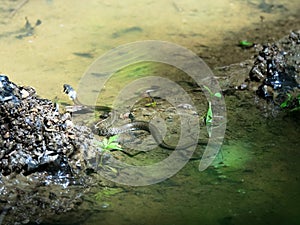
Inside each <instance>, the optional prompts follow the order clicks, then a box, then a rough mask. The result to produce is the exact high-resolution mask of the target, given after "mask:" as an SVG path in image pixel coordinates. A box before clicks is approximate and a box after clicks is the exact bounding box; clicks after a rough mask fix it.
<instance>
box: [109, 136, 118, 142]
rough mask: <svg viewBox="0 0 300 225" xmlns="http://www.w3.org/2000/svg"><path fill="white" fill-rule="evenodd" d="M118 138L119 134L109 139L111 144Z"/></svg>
mask: <svg viewBox="0 0 300 225" xmlns="http://www.w3.org/2000/svg"><path fill="white" fill-rule="evenodd" d="M117 139H118V135H114V136H111V137H110V138H109V139H108V144H111V143H113V142H115V141H116V140H117Z"/></svg>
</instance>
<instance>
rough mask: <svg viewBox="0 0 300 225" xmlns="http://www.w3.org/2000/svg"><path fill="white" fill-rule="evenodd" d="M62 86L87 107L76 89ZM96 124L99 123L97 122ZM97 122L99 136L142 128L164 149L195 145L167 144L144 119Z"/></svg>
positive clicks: (96, 130)
mask: <svg viewBox="0 0 300 225" xmlns="http://www.w3.org/2000/svg"><path fill="white" fill-rule="evenodd" d="M63 87H64V90H63V91H64V93H66V94H67V95H68V96H69V98H70V99H71V100H72V101H73V102H74V104H76V105H79V106H83V107H88V106H86V105H84V104H82V103H81V102H80V101H79V100H78V98H77V93H76V91H75V90H74V89H73V88H72V87H71V86H70V85H68V84H64V86H63ZM91 108H92V107H91ZM97 124H100V123H97ZM97 124H95V125H94V129H93V130H94V132H95V133H97V134H98V135H100V136H107V137H109V136H114V135H117V134H122V133H126V132H129V131H135V130H144V131H147V132H149V133H150V134H151V135H152V136H153V138H154V140H155V141H156V143H157V144H158V145H159V146H160V147H162V148H164V149H168V150H174V149H176V148H177V149H185V148H188V147H191V146H193V145H195V143H191V144H186V145H182V146H172V145H169V144H167V143H165V141H164V140H163V137H162V135H161V133H160V131H159V130H158V129H157V128H156V127H155V126H154V125H153V124H151V123H149V122H146V121H132V122H130V123H127V124H125V125H122V126H118V127H112V126H98V125H97Z"/></svg>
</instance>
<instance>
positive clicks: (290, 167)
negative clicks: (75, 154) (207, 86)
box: [0, 0, 300, 225]
mask: <svg viewBox="0 0 300 225" xmlns="http://www.w3.org/2000/svg"><path fill="white" fill-rule="evenodd" d="M19 3H21V1H3V5H2V6H1V8H0V17H1V23H0V30H1V35H0V48H1V54H0V62H1V69H0V72H2V73H5V74H8V75H9V78H10V80H12V81H14V82H15V83H18V84H23V85H30V86H33V87H35V88H36V89H37V92H38V93H39V95H40V96H42V97H45V98H49V99H59V100H60V101H67V99H66V97H65V96H64V95H63V94H62V85H63V84H64V83H68V84H71V85H73V86H74V87H76V85H77V83H78V81H79V80H80V78H81V76H82V74H83V73H84V72H85V71H86V69H87V68H88V67H89V65H91V63H92V62H93V61H94V60H95V59H96V58H97V57H98V56H100V55H102V54H104V53H105V52H107V51H109V50H110V49H112V48H115V47H117V46H119V45H121V44H125V43H129V42H132V41H140V40H149V39H157V40H165V41H171V42H174V43H177V44H179V45H182V46H184V47H186V48H189V49H191V50H192V51H194V52H196V53H198V54H200V55H201V56H202V57H203V58H204V60H205V61H207V62H208V64H209V65H213V66H223V65H227V64H228V63H232V62H239V61H241V60H242V59H243V57H244V58H245V59H246V58H247V57H249V55H251V54H253V52H252V53H251V50H250V52H249V51H243V50H241V49H240V48H238V47H236V46H235V45H236V43H238V41H240V39H244V38H250V40H256V41H259V40H265V39H268V40H272V39H275V40H276V39H277V38H280V37H281V36H282V35H285V34H286V33H287V32H288V31H289V30H290V29H299V27H295V26H294V25H295V24H297V21H299V19H300V18H299V15H297V12H299V3H298V1H297V0H293V1H276V0H274V1H262V0H249V1H233V0H226V1H224V0H217V1H210V2H207V1H200V2H199V1H196V0H195V1H194V0H188V1H175V0H173V1H163V2H158V1H138V2H136V1H132V0H126V1H122V2H118V1H97V0H91V1H89V2H88V3H82V1H79V0H72V1H69V0H67V1H56V0H52V1H31V0H29V1H28V2H26V3H25V4H24V5H23V6H22V7H21V8H20V9H19V10H18V11H16V12H14V11H12V9H14V8H16V7H17V6H18V5H19ZM12 12H13V14H12ZM25 17H27V18H28V20H29V22H30V23H31V25H32V26H34V24H35V23H36V21H37V20H38V19H39V20H41V21H42V24H40V25H38V26H36V27H35V29H34V34H33V35H31V36H24V37H23V38H22V39H18V38H16V36H18V35H20V34H24V33H25V34H26V32H27V31H26V30H25V31H24V30H22V29H23V28H24V25H25V23H26V20H25ZM262 20H263V22H262ZM286 20H288V21H296V22H294V23H293V22H286V23H285V24H280V21H286ZM272 21H279V22H276V23H275V24H276V25H274V24H273V23H272ZM269 24H271V25H269ZM266 27H267V28H268V29H264V28H266ZM262 31H264V32H262ZM237 35H238V36H237ZM220 49H223V50H222V51H220ZM140 71H141V73H143V72H149V71H148V70H147V69H144V70H143V69H141V70H140ZM150 71H156V72H157V69H152V70H150ZM157 73H158V72H157ZM171 76H172V75H171ZM115 79H117V78H115ZM118 85H119V83H118V82H115V84H114V82H111V84H110V87H109V88H108V89H107V90H114V89H116V88H118V87H119V86H118ZM111 92H113V91H111ZM112 95H113V94H112V93H110V92H109V91H108V93H106V94H105V96H112ZM242 99H243V98H242ZM251 101H252V100H251V99H250V100H249V99H246V102H247V103H249V105H247V104H245V103H243V101H242V100H241V99H238V98H234V97H228V98H226V103H227V112H228V128H227V133H226V139H225V142H224V145H223V148H222V153H223V157H222V156H221V155H220V156H218V158H217V160H216V161H215V163H214V166H212V167H210V168H209V169H207V170H206V171H204V172H199V171H198V163H199V161H191V162H189V163H188V164H187V165H186V166H185V167H184V168H183V169H182V170H180V172H178V173H177V174H176V175H175V176H174V177H172V178H170V179H167V180H166V181H164V182H162V183H159V184H155V185H151V186H146V187H126V186H125V187H121V189H120V191H118V192H114V193H113V194H108V195H107V196H104V197H103V198H100V199H99V200H98V201H96V202H94V203H93V204H92V203H90V202H89V201H86V202H84V204H83V206H82V207H81V208H80V209H79V211H78V212H86V213H85V215H86V216H85V217H82V218H77V217H73V214H71V217H69V215H66V216H65V217H62V218H60V217H57V220H56V221H55V223H57V224H67V223H69V224H74V223H76V222H77V223H78V224H85V225H88V224H89V225H95V224H111V225H114V224H174V225H179V224H220V225H230V224H300V217H299V211H300V204H299V202H300V191H299V190H300V183H299V174H300V173H299V172H300V171H299V170H300V167H299V154H300V153H299V115H297V114H293V115H290V116H287V117H284V118H281V117H279V118H277V119H266V118H264V117H263V115H262V113H261V111H260V110H259V109H257V108H256V107H255V106H251V104H253V105H254V101H252V102H251ZM249 112H251V113H249ZM150 156H151V155H150ZM93 191H94V192H95V190H93ZM93 197H94V196H89V197H87V198H88V199H91V198H92V199H93ZM93 201H94V199H93ZM75 214H76V212H75ZM80 215H82V214H80ZM76 220H77V221H76ZM50 223H54V222H53V220H51V221H50Z"/></svg>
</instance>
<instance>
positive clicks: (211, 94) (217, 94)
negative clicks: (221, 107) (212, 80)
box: [203, 85, 222, 98]
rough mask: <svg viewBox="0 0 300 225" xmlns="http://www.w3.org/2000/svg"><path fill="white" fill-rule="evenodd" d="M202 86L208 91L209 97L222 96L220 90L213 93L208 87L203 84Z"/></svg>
mask: <svg viewBox="0 0 300 225" xmlns="http://www.w3.org/2000/svg"><path fill="white" fill-rule="evenodd" d="M203 87H204V88H205V90H207V91H208V93H209V94H210V96H211V97H217V98H222V94H221V93H220V92H216V93H213V92H212V91H211V90H210V89H209V87H207V86H205V85H203Z"/></svg>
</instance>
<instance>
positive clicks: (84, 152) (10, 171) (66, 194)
mask: <svg viewBox="0 0 300 225" xmlns="http://www.w3.org/2000/svg"><path fill="white" fill-rule="evenodd" d="M0 103H1V104H0V126H1V135H0V172H1V174H0V175H1V176H0V209H2V211H1V212H0V214H1V215H4V214H6V216H5V223H4V224H6V223H7V224H10V223H17V224H18V223H27V222H29V221H39V220H41V219H42V216H45V215H47V216H49V215H52V214H54V213H61V212H65V211H69V210H71V209H73V208H74V207H75V206H76V205H78V204H79V203H80V202H81V197H82V193H83V192H84V189H83V187H84V186H85V185H86V184H87V183H88V182H89V176H88V175H87V171H88V170H90V169H92V168H93V166H94V164H93V163H95V158H96V154H98V155H100V154H99V152H100V151H101V149H100V148H99V147H98V146H97V142H96V140H95V139H94V135H93V134H92V133H91V131H90V130H89V129H88V128H87V127H84V126H77V125H74V124H73V123H72V121H71V115H70V114H69V113H61V112H59V108H58V105H56V104H54V103H53V102H51V101H50V100H47V99H42V98H39V97H38V96H37V95H36V92H35V90H34V89H33V88H31V87H20V86H17V85H16V84H14V83H12V82H11V81H9V79H8V77H7V76H6V75H3V74H2V75H0ZM90 159H91V160H90ZM28 209H30V210H28ZM41 209H42V210H41Z"/></svg>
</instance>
